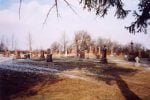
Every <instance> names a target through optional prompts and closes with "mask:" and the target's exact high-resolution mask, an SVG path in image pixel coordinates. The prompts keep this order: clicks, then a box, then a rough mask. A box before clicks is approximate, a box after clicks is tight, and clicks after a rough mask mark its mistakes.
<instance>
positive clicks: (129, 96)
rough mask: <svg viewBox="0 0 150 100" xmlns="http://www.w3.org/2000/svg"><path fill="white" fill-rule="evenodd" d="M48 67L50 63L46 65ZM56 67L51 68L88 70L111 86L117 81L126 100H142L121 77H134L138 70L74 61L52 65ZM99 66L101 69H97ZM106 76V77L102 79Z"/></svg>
mask: <svg viewBox="0 0 150 100" xmlns="http://www.w3.org/2000/svg"><path fill="white" fill-rule="evenodd" d="M46 64H47V65H48V63H46ZM52 64H54V65H55V66H51V68H54V69H57V70H59V72H62V71H68V70H73V69H76V68H77V69H79V70H80V69H83V68H84V69H86V70H87V71H89V72H90V73H93V74H96V75H95V76H92V77H94V78H95V79H97V80H103V81H105V82H106V83H107V84H108V85H111V81H112V80H113V81H116V84H117V86H118V87H119V89H120V91H121V93H122V95H123V96H124V97H125V98H126V100H141V99H140V97H138V95H136V94H135V93H134V92H133V91H131V89H130V88H129V87H128V84H127V83H126V82H125V81H124V80H123V79H122V78H121V75H129V76H133V75H134V74H136V73H137V72H138V70H137V69H132V68H125V67H122V66H118V65H116V64H115V63H111V64H100V63H99V62H97V63H93V62H92V61H85V62H84V61H72V62H67V61H64V62H62V61H61V62H54V63H52ZM97 65H99V66H100V67H97ZM102 76H106V77H102Z"/></svg>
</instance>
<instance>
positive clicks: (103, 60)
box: [101, 45, 107, 64]
mask: <svg viewBox="0 0 150 100" xmlns="http://www.w3.org/2000/svg"><path fill="white" fill-rule="evenodd" d="M101 53H102V56H101V63H103V64H106V63H107V48H106V45H104V47H103V48H102V49H101Z"/></svg>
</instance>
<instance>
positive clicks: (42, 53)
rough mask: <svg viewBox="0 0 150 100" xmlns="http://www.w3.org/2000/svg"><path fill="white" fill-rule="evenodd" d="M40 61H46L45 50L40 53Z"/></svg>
mask: <svg viewBox="0 0 150 100" xmlns="http://www.w3.org/2000/svg"><path fill="white" fill-rule="evenodd" d="M40 59H41V60H44V59H45V55H44V51H43V50H41V52H40Z"/></svg>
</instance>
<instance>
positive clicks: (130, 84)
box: [0, 61, 150, 100]
mask: <svg viewBox="0 0 150 100" xmlns="http://www.w3.org/2000/svg"><path fill="white" fill-rule="evenodd" d="M24 63H28V62H24ZM35 63H36V62H33V63H30V64H35ZM38 63H39V62H38ZM36 64H37V63H36ZM39 64H40V63H39ZM53 64H54V65H59V66H56V69H59V73H54V74H41V73H27V72H17V71H10V70H2V69H1V70H0V98H1V100H149V98H150V85H149V83H150V70H147V69H145V68H143V67H140V66H139V67H135V66H131V65H126V64H114V63H110V64H106V65H103V64H99V63H94V62H90V61H88V62H82V61H80V62H54V63H53ZM45 65H47V67H48V68H52V67H51V66H50V65H49V64H46V62H45ZM61 67H62V68H61Z"/></svg>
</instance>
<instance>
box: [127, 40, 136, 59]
mask: <svg viewBox="0 0 150 100" xmlns="http://www.w3.org/2000/svg"><path fill="white" fill-rule="evenodd" d="M133 45H134V43H133V42H131V47H130V51H129V54H128V61H135V57H136V56H135V52H134V49H133Z"/></svg>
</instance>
